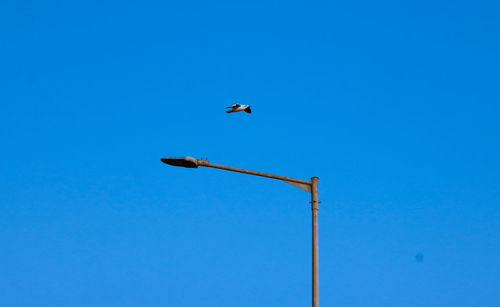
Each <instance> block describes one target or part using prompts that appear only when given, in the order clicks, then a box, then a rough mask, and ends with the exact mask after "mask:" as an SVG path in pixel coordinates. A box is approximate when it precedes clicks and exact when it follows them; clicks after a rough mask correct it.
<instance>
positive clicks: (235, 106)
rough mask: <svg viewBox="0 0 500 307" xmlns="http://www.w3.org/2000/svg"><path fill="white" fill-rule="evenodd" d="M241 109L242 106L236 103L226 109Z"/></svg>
mask: <svg viewBox="0 0 500 307" xmlns="http://www.w3.org/2000/svg"><path fill="white" fill-rule="evenodd" d="M239 107H240V105H239V104H237V103H235V104H233V105H230V106H229V107H226V109H229V108H239Z"/></svg>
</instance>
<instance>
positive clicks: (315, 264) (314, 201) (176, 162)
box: [161, 157, 319, 307]
mask: <svg viewBox="0 0 500 307" xmlns="http://www.w3.org/2000/svg"><path fill="white" fill-rule="evenodd" d="M161 161H162V162H164V163H166V164H170V165H173V166H183V167H188V168H197V167H198V166H205V167H212V168H218V169H222V170H226V171H232V172H238V173H243V174H248V175H254V176H261V177H267V178H272V179H278V180H282V181H285V182H287V183H290V184H292V185H294V186H296V187H297V188H299V189H302V190H304V191H307V192H310V193H311V211H312V305H313V307H319V254H318V246H319V245H318V209H319V200H318V197H319V196H318V180H319V178H318V177H312V178H311V181H307V180H302V179H297V178H292V177H285V176H280V175H274V174H268V173H263V172H257V171H251V170H247V169H244V168H238V167H233V166H227V165H220V164H215V163H210V162H209V161H208V160H198V159H195V158H193V157H184V158H162V159H161Z"/></svg>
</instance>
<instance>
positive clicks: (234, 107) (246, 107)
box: [226, 103, 252, 113]
mask: <svg viewBox="0 0 500 307" xmlns="http://www.w3.org/2000/svg"><path fill="white" fill-rule="evenodd" d="M229 108H230V109H231V110H227V111H226V113H233V112H240V111H245V112H247V113H252V109H250V106H249V105H246V104H237V103H235V104H233V105H231V106H229V107H226V109H229Z"/></svg>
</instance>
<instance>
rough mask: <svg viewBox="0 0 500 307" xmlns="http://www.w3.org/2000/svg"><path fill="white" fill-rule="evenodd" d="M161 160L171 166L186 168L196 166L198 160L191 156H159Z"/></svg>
mask: <svg viewBox="0 0 500 307" xmlns="http://www.w3.org/2000/svg"><path fill="white" fill-rule="evenodd" d="M161 162H163V163H165V164H168V165H172V166H182V167H187V168H197V167H198V160H197V159H195V158H193V157H184V158H161Z"/></svg>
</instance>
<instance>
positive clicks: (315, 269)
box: [311, 177, 319, 307]
mask: <svg viewBox="0 0 500 307" xmlns="http://www.w3.org/2000/svg"><path fill="white" fill-rule="evenodd" d="M318 180H319V178H318V177H312V178H311V183H312V187H311V211H312V306H313V307H319V254H318V247H319V243H318V210H319V200H318Z"/></svg>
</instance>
